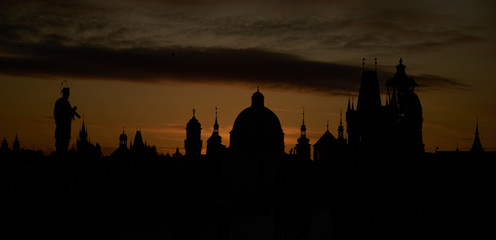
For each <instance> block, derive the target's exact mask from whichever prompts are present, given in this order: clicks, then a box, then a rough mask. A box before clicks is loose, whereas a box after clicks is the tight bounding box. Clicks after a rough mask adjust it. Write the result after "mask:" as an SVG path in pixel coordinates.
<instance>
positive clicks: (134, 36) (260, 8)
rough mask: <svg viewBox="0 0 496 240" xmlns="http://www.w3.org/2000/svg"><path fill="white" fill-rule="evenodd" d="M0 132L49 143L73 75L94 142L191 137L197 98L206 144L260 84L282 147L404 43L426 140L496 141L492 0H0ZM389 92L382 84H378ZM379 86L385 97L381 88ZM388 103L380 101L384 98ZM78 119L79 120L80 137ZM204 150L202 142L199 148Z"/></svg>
mask: <svg viewBox="0 0 496 240" xmlns="http://www.w3.org/2000/svg"><path fill="white" fill-rule="evenodd" d="M0 5H2V6H0V15H1V16H4V21H2V23H1V24H0V138H3V137H5V138H6V139H7V140H8V142H9V144H12V141H13V139H14V137H15V134H16V133H18V135H19V140H20V142H21V147H24V148H31V149H43V150H44V151H45V153H48V152H50V151H52V150H53V149H54V139H53V135H54V129H55V125H54V123H53V118H52V117H53V105H54V102H55V100H56V99H57V98H58V97H60V94H59V91H60V82H61V81H62V80H68V82H69V86H70V87H71V97H70V99H69V100H70V102H71V103H72V104H73V105H76V106H78V111H79V113H80V114H81V115H83V114H84V116H85V121H86V124H87V126H88V131H89V135H90V138H91V141H92V142H98V143H99V144H100V145H102V147H103V150H104V152H105V154H109V153H110V152H112V151H113V150H114V149H115V148H117V145H118V141H117V140H118V136H119V134H120V133H121V131H122V128H123V127H124V128H125V129H126V132H127V133H128V135H130V136H131V137H134V132H135V130H136V129H137V128H140V129H142V132H143V136H144V138H145V139H146V140H147V142H148V143H149V144H151V145H156V146H157V148H158V150H159V152H163V153H166V152H168V151H169V152H172V151H173V149H175V147H176V146H179V147H180V148H182V147H183V146H184V138H185V130H184V128H185V126H186V123H187V121H188V120H189V119H190V118H191V109H192V108H193V106H194V107H195V108H196V110H197V118H198V119H199V121H200V123H201V124H202V128H203V130H202V138H203V140H204V146H205V145H206V139H207V138H208V136H210V134H211V132H212V125H213V121H214V108H215V107H216V106H217V107H218V108H219V123H220V127H221V129H220V133H221V136H222V137H223V143H224V144H226V145H228V142H229V137H228V133H229V131H230V130H231V128H232V124H233V122H234V119H235V117H236V116H237V114H238V113H239V112H241V111H242V110H243V109H244V108H246V107H248V106H249V105H250V97H251V94H252V93H253V92H254V91H255V90H256V86H257V85H260V86H261V91H262V93H263V94H264V95H265V97H266V106H267V107H268V108H270V109H271V110H273V111H274V112H275V113H276V114H277V116H278V117H279V119H280V121H281V123H282V126H283V130H284V132H285V144H286V151H289V148H291V147H294V144H296V139H297V138H298V136H299V126H300V124H301V109H302V108H303V107H305V109H306V110H305V112H306V119H305V121H306V123H307V127H308V135H309V138H310V140H311V143H315V142H316V140H317V139H318V138H319V137H320V136H321V135H322V134H323V132H324V131H325V127H326V121H327V120H329V121H330V130H331V132H332V133H333V134H334V135H336V129H337V125H338V123H339V109H340V108H343V109H345V108H346V103H347V99H348V98H347V96H346V95H347V93H351V94H356V93H357V89H358V84H359V82H360V74H361V59H362V57H365V58H367V65H366V66H367V67H369V68H372V67H373V58H375V57H377V58H378V59H379V65H378V69H379V71H380V72H379V78H380V81H381V85H383V84H382V83H383V82H384V81H385V80H387V77H390V76H392V74H393V71H394V66H395V65H396V64H397V61H398V59H399V58H400V57H402V58H403V60H404V63H405V65H406V66H407V74H409V75H410V76H413V77H414V78H415V79H416V80H417V81H418V82H419V84H420V87H419V88H418V91H417V93H418V95H419V97H420V99H421V102H422V106H423V110H424V128H423V133H424V143H425V144H426V151H434V149H435V147H436V146H438V147H440V149H441V150H453V149H454V148H455V146H456V144H457V143H458V144H459V146H460V149H461V150H468V149H469V148H470V146H471V143H472V140H473V135H474V130H475V129H474V128H475V118H476V116H477V115H478V116H479V128H480V137H481V141H482V145H483V147H484V148H485V149H486V150H496V126H494V124H492V123H493V122H494V120H495V119H496V96H495V95H494V93H493V91H494V89H496V83H495V81H494V74H493V72H492V69H493V65H494V64H495V63H496V62H495V60H494V57H493V56H494V55H495V54H496V46H495V42H496V41H495V40H496V39H495V38H496V34H495V30H494V23H495V22H496V21H495V19H496V18H495V16H494V14H493V13H494V12H495V11H494V10H496V8H495V4H494V3H492V2H491V1H476V2H474V3H471V4H467V3H465V1H449V4H446V3H443V1H439V2H436V3H431V2H430V1H418V2H416V3H404V2H398V1H377V2H376V1H374V4H370V3H368V2H367V1H304V2H303V1H302V2H300V1H289V2H288V1H270V2H268V3H267V2H261V1H260V2H258V1H254V2H252V3H245V2H244V1H211V2H209V4H204V3H203V2H201V1H198V2H197V1H190V2H189V4H181V3H177V2H176V1H152V0H149V1H119V4H117V2H116V3H114V4H110V3H109V2H107V3H100V2H97V1H81V2H80V1H73V2H72V1H71V3H66V2H65V1H53V2H51V3H50V4H48V3H38V2H36V1H6V2H5V3H2V4H0ZM382 93H384V91H383V92H382ZM383 99H384V98H383ZM383 104H384V102H383ZM80 124H81V120H77V121H75V122H74V123H73V134H72V136H73V137H72V139H71V141H72V142H71V143H74V141H75V139H76V136H77V131H79V127H80ZM204 150H205V149H204Z"/></svg>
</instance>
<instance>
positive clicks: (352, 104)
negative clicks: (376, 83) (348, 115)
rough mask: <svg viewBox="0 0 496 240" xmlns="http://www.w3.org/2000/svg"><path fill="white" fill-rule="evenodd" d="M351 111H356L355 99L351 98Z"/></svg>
mask: <svg viewBox="0 0 496 240" xmlns="http://www.w3.org/2000/svg"><path fill="white" fill-rule="evenodd" d="M351 110H355V98H351Z"/></svg>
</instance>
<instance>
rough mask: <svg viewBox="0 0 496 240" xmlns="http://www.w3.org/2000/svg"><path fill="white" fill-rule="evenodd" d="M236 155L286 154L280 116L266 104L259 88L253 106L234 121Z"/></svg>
mask: <svg viewBox="0 0 496 240" xmlns="http://www.w3.org/2000/svg"><path fill="white" fill-rule="evenodd" d="M229 149H230V151H231V153H232V154H234V155H236V156H258V157H264V156H265V157H276V158H279V157H281V156H282V155H283V154H284V133H283V131H282V128H281V123H280V122H279V118H277V116H276V115H275V114H274V113H273V112H272V111H271V110H270V109H268V108H266V107H265V106H264V96H263V94H262V93H260V91H259V89H258V88H257V91H256V92H255V93H254V94H253V95H252V97H251V106H250V107H248V108H246V109H245V110H243V111H242V112H241V113H240V114H239V115H238V117H237V118H236V120H235V121H234V125H233V129H232V130H231V132H230V146H229Z"/></svg>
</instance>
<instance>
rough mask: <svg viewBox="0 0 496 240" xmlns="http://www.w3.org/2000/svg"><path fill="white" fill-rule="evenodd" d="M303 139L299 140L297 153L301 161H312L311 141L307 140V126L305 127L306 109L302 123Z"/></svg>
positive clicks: (296, 147) (296, 148)
mask: <svg viewBox="0 0 496 240" xmlns="http://www.w3.org/2000/svg"><path fill="white" fill-rule="evenodd" d="M300 130H301V137H300V138H298V140H297V142H298V143H297V144H296V146H295V150H294V151H295V152H296V155H297V157H298V159H299V160H302V161H310V144H309V143H310V140H309V139H308V138H307V126H306V125H305V108H303V113H302V121H301V127H300Z"/></svg>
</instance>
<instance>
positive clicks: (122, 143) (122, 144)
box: [112, 129, 129, 156]
mask: <svg viewBox="0 0 496 240" xmlns="http://www.w3.org/2000/svg"><path fill="white" fill-rule="evenodd" d="M128 153H129V149H128V148H127V135H126V133H124V129H123V130H122V133H121V135H120V136H119V148H117V149H116V150H115V151H114V152H113V153H112V156H125V155H127V154H128Z"/></svg>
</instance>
